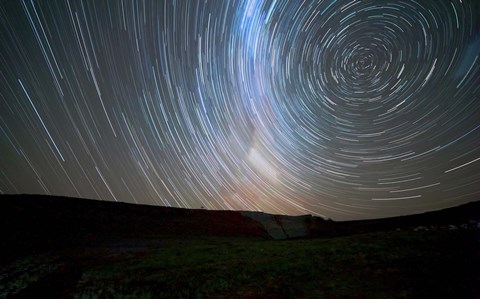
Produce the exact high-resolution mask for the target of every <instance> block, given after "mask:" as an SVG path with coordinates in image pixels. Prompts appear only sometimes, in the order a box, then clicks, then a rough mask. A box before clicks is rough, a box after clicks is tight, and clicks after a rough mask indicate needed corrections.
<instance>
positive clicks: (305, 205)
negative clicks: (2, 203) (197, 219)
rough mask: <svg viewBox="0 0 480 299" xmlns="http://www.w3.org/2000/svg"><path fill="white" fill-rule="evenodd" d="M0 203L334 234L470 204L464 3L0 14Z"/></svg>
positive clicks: (278, 2)
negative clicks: (45, 203) (103, 206)
mask: <svg viewBox="0 0 480 299" xmlns="http://www.w3.org/2000/svg"><path fill="white" fill-rule="evenodd" d="M0 21H1V25H0V55H1V60H0V72H1V78H0V93H1V98H0V192H1V193H5V194H7V193H34V194H52V195H65V196H74V197H85V198H95V199H101V200H109V201H119V202H131V203H139V204H149V205H162V206H173V207H184V208H205V209H235V210H253V211H265V212H269V213H276V214H291V215H298V214H314V215H320V216H323V217H329V218H332V219H335V220H346V219H364V218H378V217H387V216H394V215H404V214H410V213H418V212H423V211H428V210H434V209H441V208H446V207H450V206H454V205H458V204H461V203H465V202H469V201H474V200H478V198H479V195H480V187H479V186H480V80H479V78H480V58H479V56H480V3H479V2H478V1H475V0H470V1H469V0H463V1H462V0H455V1H447V0H437V1H433V0H432V1H409V0H403V1H380V0H378V1H370V0H368V1H341V0H336V1H331V0H328V1H326V0H324V1H309V0H306V1H284V0H273V1H261V0H248V1H228V0H218V1H207V0H205V1H189V0H185V1H183V0H181V1H174V0H171V1H140V0H139V1H93V0H92V1H60V0H59V1H46V0H45V1H10V0H7V1H1V3H0Z"/></svg>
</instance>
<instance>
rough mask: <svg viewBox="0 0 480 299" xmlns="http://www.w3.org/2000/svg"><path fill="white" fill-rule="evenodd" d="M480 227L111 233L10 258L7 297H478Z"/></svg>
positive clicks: (4, 276)
mask: <svg viewBox="0 0 480 299" xmlns="http://www.w3.org/2000/svg"><path fill="white" fill-rule="evenodd" d="M478 240H479V238H478V230H455V231H448V230H438V231H392V232H380V233H369V234H362V235H354V236H346V237H336V238H329V239H310V240H282V241H278V240H264V239H248V238H219V237H207V238H202V237H189V238H179V239H177V238H162V239H127V240H122V241H118V240H117V241H112V242H108V241H105V243H104V244H102V243H101V242H99V243H96V244H92V246H89V247H82V248H64V249H62V250H49V251H47V252H42V253H37V254H27V255H23V256H19V257H16V258H13V259H12V260H8V261H7V260H4V261H3V262H2V265H1V267H0V269H1V271H0V297H2V298H4V297H7V298H38V297H39V296H41V297H43V298H59V297H66V298H69V297H74V298H179V297H183V298H196V297H212V298H232V297H247V298H280V297H281V298H288V297H292V298H478V297H479V296H480V280H479V278H480V277H479V272H480V270H479V269H480V252H479V244H478Z"/></svg>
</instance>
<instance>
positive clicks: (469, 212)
mask: <svg viewBox="0 0 480 299" xmlns="http://www.w3.org/2000/svg"><path fill="white" fill-rule="evenodd" d="M479 222H480V202H471V203H468V204H465V205H461V206H458V207H454V208H449V209H444V210H440V211H433V212H427V213H423V214H417V215H410V216H401V217H393V218H383V219H374V220H358V221H344V222H335V221H332V220H325V219H323V218H320V217H313V216H310V215H305V216H285V215H271V214H266V213H261V212H239V211H209V210H201V209H198V210H191V209H181V208H169V207H158V206H147V205H136V204H127V203H117V202H110V201H98V200H88V199H79V198H70V197H60V196H46V195H0V231H1V235H2V243H1V244H0V249H1V250H2V252H4V253H9V252H10V253H19V252H22V251H32V250H38V249H41V248H43V249H48V248H58V247H68V246H76V247H83V246H90V245H91V244H99V243H102V242H111V240H121V239H125V238H150V239H155V238H159V237H189V236H192V237H193V236H196V237H199V236H200V237H202V236H204V237H252V238H265V239H270V238H273V239H296V238H318V237H335V236H344V235H351V234H358V233H368V232H381V231H389V230H404V229H409V230H413V229H422V230H430V229H457V228H478V226H479Z"/></svg>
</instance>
